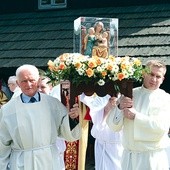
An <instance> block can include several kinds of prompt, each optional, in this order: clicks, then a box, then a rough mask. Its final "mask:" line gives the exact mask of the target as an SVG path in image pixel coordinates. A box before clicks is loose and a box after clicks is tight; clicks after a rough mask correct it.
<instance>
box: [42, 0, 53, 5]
mask: <svg viewBox="0 0 170 170" xmlns="http://www.w3.org/2000/svg"><path fill="white" fill-rule="evenodd" d="M48 4H51V0H42V1H41V5H48Z"/></svg>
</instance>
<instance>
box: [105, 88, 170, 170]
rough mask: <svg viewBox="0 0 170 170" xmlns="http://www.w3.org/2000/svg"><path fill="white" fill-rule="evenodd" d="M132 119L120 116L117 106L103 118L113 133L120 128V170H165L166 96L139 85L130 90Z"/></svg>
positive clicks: (169, 110)
mask: <svg viewBox="0 0 170 170" xmlns="http://www.w3.org/2000/svg"><path fill="white" fill-rule="evenodd" d="M133 102H134V108H135V109H136V111H137V113H136V116H135V119H134V120H129V119H127V118H124V117H123V113H122V111H121V110H119V109H118V108H117V107H116V108H115V109H113V110H112V111H111V112H110V114H109V116H108V117H107V123H108V125H109V127H110V128H111V129H113V130H114V131H119V130H121V129H122V128H123V146H124V149H125V150H124V154H123V159H122V169H123V170H136V169H137V170H143V169H147V170H151V169H153V170H168V161H167V156H166V153H165V150H164V148H166V147H167V144H168V141H169V140H168V135H167V134H168V130H169V126H170V95H169V94H168V93H165V91H163V90H161V89H157V90H148V89H145V88H144V87H143V86H142V87H138V88H135V89H134V91H133Z"/></svg>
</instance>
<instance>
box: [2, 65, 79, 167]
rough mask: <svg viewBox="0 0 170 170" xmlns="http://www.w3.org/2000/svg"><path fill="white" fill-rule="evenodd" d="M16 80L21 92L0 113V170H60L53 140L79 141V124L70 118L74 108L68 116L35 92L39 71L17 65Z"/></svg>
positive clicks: (55, 102) (59, 105)
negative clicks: (61, 138) (58, 138)
mask: <svg viewBox="0 0 170 170" xmlns="http://www.w3.org/2000/svg"><path fill="white" fill-rule="evenodd" d="M16 77H17V84H18V86H19V87H20V88H21V90H22V93H21V95H20V96H18V97H16V98H14V99H13V100H10V101H9V102H8V103H7V104H6V105H4V106H3V107H2V108H1V113H0V132H1V133H0V169H1V170H7V169H8V168H9V169H10V170H14V169H15V170H19V169H24V170H30V169H31V170H56V169H58V170H60V169H61V167H60V162H59V160H58V158H57V154H56V152H57V148H56V146H55V143H56V139H57V137H58V136H60V137H63V138H65V140H67V141H74V140H77V139H79V138H80V134H81V129H80V125H79V124H77V122H76V123H75V121H73V120H72V119H71V118H76V117H77V116H78V114H79V108H78V105H77V104H75V105H74V106H73V108H72V109H71V110H70V112H69V113H68V111H67V109H66V107H65V106H64V105H63V104H62V103H61V102H60V101H59V100H58V99H56V98H54V97H51V96H49V95H46V94H43V93H39V92H38V84H39V72H38V69H37V68H36V67H35V66H33V65H23V66H20V67H19V68H18V69H17V70H16ZM69 116H70V117H71V118H69Z"/></svg>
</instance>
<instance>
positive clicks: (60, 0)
mask: <svg viewBox="0 0 170 170" xmlns="http://www.w3.org/2000/svg"><path fill="white" fill-rule="evenodd" d="M55 3H56V4H61V3H62V4H63V3H65V0H55Z"/></svg>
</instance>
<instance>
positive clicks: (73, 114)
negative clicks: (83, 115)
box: [69, 103, 80, 130]
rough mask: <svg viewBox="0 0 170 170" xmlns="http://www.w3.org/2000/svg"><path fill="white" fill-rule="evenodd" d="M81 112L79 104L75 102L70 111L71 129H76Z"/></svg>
mask: <svg viewBox="0 0 170 170" xmlns="http://www.w3.org/2000/svg"><path fill="white" fill-rule="evenodd" d="M79 114H80V109H79V106H78V104H77V103H76V104H74V105H73V108H71V109H70V112H69V123H70V129H71V130H72V129H74V128H75V127H76V126H77V125H78V123H79Z"/></svg>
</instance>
